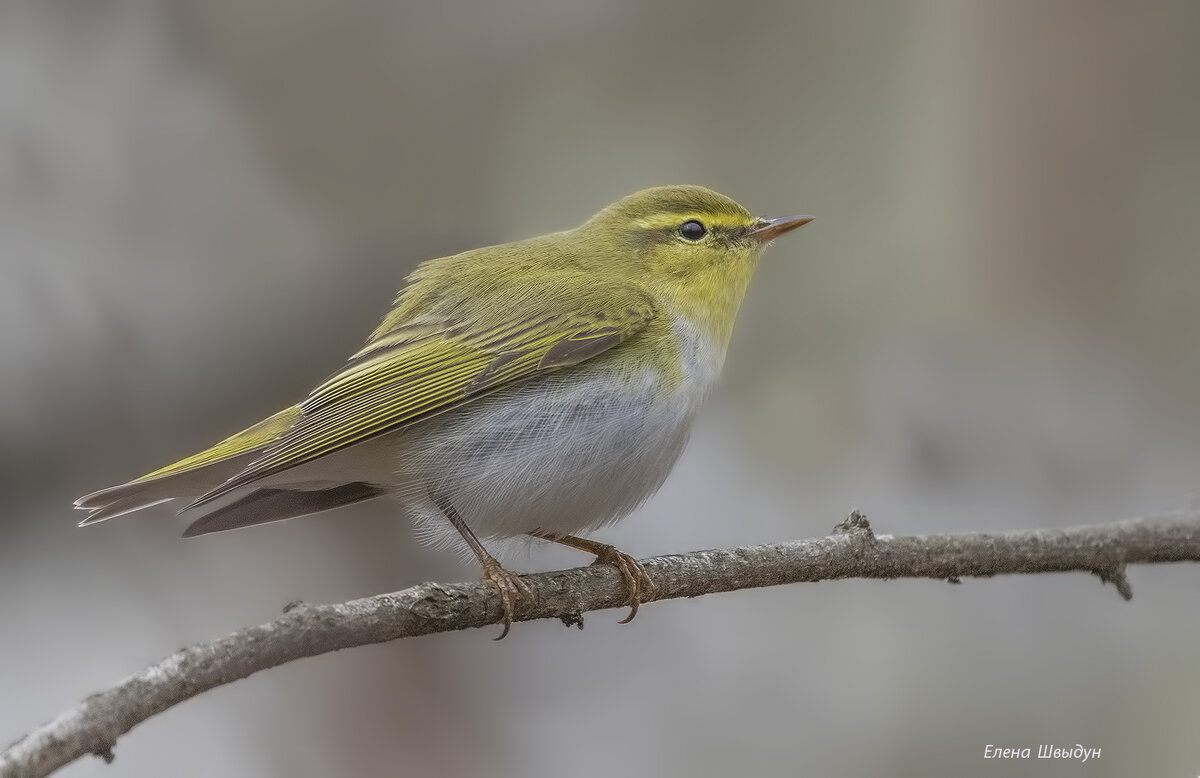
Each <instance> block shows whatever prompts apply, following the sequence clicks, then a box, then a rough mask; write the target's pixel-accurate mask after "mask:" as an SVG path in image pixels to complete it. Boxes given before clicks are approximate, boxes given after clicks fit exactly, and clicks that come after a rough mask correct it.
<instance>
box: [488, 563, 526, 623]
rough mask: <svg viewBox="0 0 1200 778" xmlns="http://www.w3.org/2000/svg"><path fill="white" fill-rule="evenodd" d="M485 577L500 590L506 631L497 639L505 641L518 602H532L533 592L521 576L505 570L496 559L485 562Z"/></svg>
mask: <svg viewBox="0 0 1200 778" xmlns="http://www.w3.org/2000/svg"><path fill="white" fill-rule="evenodd" d="M483 577H484V579H485V580H488V581H491V582H492V583H494V584H496V588H497V589H499V590H500V607H502V608H503V609H504V621H503V624H504V629H503V630H502V631H501V632H500V637H498V638H495V639H496V640H503V639H504V636H505V635H507V634H508V630H509V628H511V627H512V623H513V615H514V614H515V613H516V608H517V602H518V601H519V600H532V599H533V590H532V589H530V588H529V586H528V585H526V583H525V582H524V581H522V580H521V576H519V575H517V574H516V573H514V572H511V571H509V570H505V569H504V568H503V567H501V566H500V563H499V562H498V561H496V560H495V559H487V560H484V562H483Z"/></svg>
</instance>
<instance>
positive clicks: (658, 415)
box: [75, 185, 812, 639]
mask: <svg viewBox="0 0 1200 778" xmlns="http://www.w3.org/2000/svg"><path fill="white" fill-rule="evenodd" d="M810 221H812V217H811V216H787V217H781V218H759V217H756V216H753V215H751V213H750V212H749V211H747V210H746V209H745V208H743V207H742V206H741V205H739V204H738V203H737V202H735V201H734V200H732V199H730V198H728V197H726V196H724V195H721V194H718V193H716V192H714V191H712V190H710V189H707V188H705V187H701V186H694V185H686V186H660V187H654V188H650V189H645V190H642V191H639V192H636V193H634V194H631V195H629V196H627V197H624V198H622V199H620V200H618V201H617V202H615V203H613V204H611V205H609V206H608V207H606V208H604V209H602V210H601V211H599V212H598V213H597V214H595V215H594V216H593V217H591V218H590V219H588V220H587V221H586V222H584V223H583V224H582V225H580V226H578V227H576V228H574V229H571V230H567V231H564V232H556V233H551V234H549V235H543V236H540V237H535V238H530V239H526V240H521V241H517V242H513V243H506V244H503V245H497V246H490V247H486V248H480V249H475V250H471V251H466V252H463V253H460V254H456V255H452V256H446V257H440V258H437V259H431V260H427V261H426V262H424V263H422V264H420V265H419V266H418V267H417V268H416V270H414V271H413V272H412V273H411V275H409V277H408V278H407V279H406V280H405V282H404V284H403V286H402V287H401V289H400V291H399V292H398V293H397V295H396V297H395V300H394V303H393V304H392V306H391V308H390V310H389V311H388V312H387V314H386V315H385V316H384V318H383V320H382V321H381V322H380V324H379V325H378V326H377V327H376V328H375V330H374V331H373V332H372V333H371V334H370V336H369V338H367V341H366V344H365V345H364V346H363V347H362V348H361V349H360V350H358V351H357V352H355V353H354V354H353V355H352V356H351V357H350V358H349V359H348V361H347V362H346V363H345V364H344V365H342V367H341V368H340V369H339V370H337V371H336V372H334V373H333V374H332V375H331V376H330V377H329V378H328V379H326V380H325V381H323V382H322V383H320V384H319V385H317V386H316V387H315V388H314V389H312V391H310V392H309V393H308V394H307V396H305V397H304V398H303V399H302V400H301V401H300V402H298V403H297V404H295V405H292V406H290V407H288V408H285V409H284V410H282V411H279V412H278V413H276V414H274V415H272V416H270V417H268V418H266V419H264V420H262V421H260V422H259V423H257V424H255V425H253V426H251V427H249V428H247V429H244V430H242V431H241V432H238V433H236V434H234V435H232V436H230V437H228V438H226V439H224V440H222V441H220V442H219V443H217V444H215V445H213V446H211V447H210V448H207V449H205V450H203V451H200V452H199V453H196V454H193V455H192V456H189V457H186V458H184V459H181V460H179V461H177V462H174V463H172V464H169V465H167V466H165V467H162V468H160V469H158V470H154V471H153V472H151V473H148V474H147V475H144V476H142V477H140V478H137V479H135V480H132V481H129V482H128V483H124V484H121V485H118V486H113V487H109V488H107V489H101V490H99V491H96V492H92V493H90V494H87V495H85V496H83V497H81V498H80V499H79V500H77V501H76V503H75V507H76V508H78V509H81V510H85V511H87V512H88V514H87V516H86V518H84V519H83V520H82V521H81V522H80V526H86V525H91V524H96V523H98V522H101V521H105V520H108V519H111V518H114V517H117V516H121V515H124V514H128V513H131V512H134V511H138V510H142V509H143V508H148V507H150V506H152V505H157V504H160V503H163V502H167V501H172V500H174V501H177V502H178V503H181V504H182V507H180V509H179V513H181V514H184V515H186V516H189V517H191V518H192V521H191V523H190V524H189V525H188V527H187V529H186V531H185V532H184V536H185V537H192V536H197V535H204V534H207V533H212V532H220V531H225V530H231V529H236V528H240V527H249V526H253V525H258V524H264V523H267V522H274V521H280V520H283V519H290V518H294V517H298V516H303V515H307V514H313V513H320V512H324V511H329V510H332V509H335V508H340V507H342V506H346V505H351V504H354V503H359V502H364V501H367V500H375V499H379V498H384V497H391V498H393V499H394V500H396V501H398V502H399V503H400V505H402V506H403V507H404V509H405V510H406V511H407V512H408V513H409V515H410V516H411V517H412V519H413V521H414V522H415V524H416V526H417V528H418V530H419V534H420V535H422V536H424V537H427V538H431V539H434V540H441V541H449V540H450V539H454V538H455V537H456V536H457V537H458V538H461V541H462V542H465V544H466V546H467V547H469V549H470V551H471V552H472V553H473V554H474V556H475V557H476V558H477V559H478V561H479V564H480V565H481V566H482V568H483V576H484V579H485V580H488V581H491V582H492V583H493V584H494V585H495V586H496V587H497V591H498V595H499V599H500V604H501V606H502V611H503V631H502V632H501V634H500V638H503V637H504V636H505V635H507V634H508V631H509V628H510V627H511V624H512V621H513V618H514V614H515V612H516V608H517V605H518V604H519V603H520V602H521V601H522V600H525V599H527V598H529V597H531V591H530V589H529V587H528V586H527V585H526V584H525V583H524V582H523V581H522V580H521V578H520V576H519V575H517V574H515V573H513V572H511V571H509V570H508V569H507V568H505V567H504V566H503V565H502V564H501V563H500V562H499V561H498V560H497V559H496V558H495V557H494V556H492V554H491V553H490V552H489V551H488V550H487V547H486V546H485V544H484V541H485V540H487V541H490V540H495V539H502V538H511V537H517V536H533V537H536V538H540V539H542V540H546V541H552V542H556V543H560V544H563V545H566V546H570V547H572V548H576V549H579V550H581V551H585V552H588V553H591V554H593V555H595V557H596V563H597V564H601V563H603V564H610V565H613V566H614V567H616V568H617V569H618V570H619V571H620V574H621V576H622V579H623V581H624V583H625V586H626V588H627V590H628V593H629V600H628V604H629V608H630V612H629V614H628V616H627V617H626V618H625V619H624V620H623V621H622V623H625V622H628V621H630V620H632V619H633V617H634V616H636V615H637V612H638V606H639V604H640V603H641V602H643V601H644V600H646V599H648V598H650V597H652V596H653V593H654V584H653V582H652V581H651V580H650V578H649V576H648V575H647V574H646V571H645V569H644V568H643V567H642V565H641V564H640V563H638V562H637V560H636V559H635V558H634V557H632V556H630V555H628V554H626V553H624V552H622V551H620V550H618V549H616V548H615V547H613V546H611V545H608V544H605V543H600V542H597V541H595V540H590V539H588V538H586V537H582V535H585V534H586V533H588V532H591V531H593V530H596V529H599V528H601V527H604V526H607V525H610V524H612V523H614V522H616V521H618V520H620V519H622V518H624V517H625V516H626V515H628V514H629V513H630V512H632V511H633V510H634V509H635V508H637V507H638V506H639V505H641V504H642V503H643V502H644V501H645V500H647V499H648V498H649V497H650V496H651V495H653V494H654V493H655V492H656V491H657V490H658V488H659V487H660V486H661V485H662V483H663V482H664V481H665V479H666V478H667V475H668V474H669V473H670V471H671V469H672V467H673V466H674V464H675V462H676V460H677V459H678V458H679V455H680V453H681V452H682V451H683V450H684V447H685V445H686V443H687V439H688V436H689V432H690V430H691V428H692V425H693V422H694V420H695V418H696V416H697V413H698V411H699V409H700V407H701V405H702V403H703V401H704V400H705V398H706V397H707V396H708V395H709V394H710V393H711V391H712V389H713V386H714V384H715V383H716V381H717V378H718V376H719V374H720V372H721V368H722V364H723V363H724V359H725V354H726V350H727V348H728V345H729V341H730V338H731V334H732V332H733V327H734V322H735V319H736V316H737V312H738V308H739V306H740V305H741V302H742V299H743V297H744V295H745V293H746V289H747V287H748V285H749V282H750V279H751V276H752V275H753V273H754V271H755V267H756V265H757V264H758V259H759V257H760V255H761V254H762V252H763V249H764V248H766V247H767V246H768V245H769V244H770V243H772V242H773V241H774V239H775V238H777V237H779V236H781V235H783V234H784V233H787V232H789V231H791V230H794V229H796V228H797V227H800V226H802V225H804V224H807V223H809V222H810ZM455 542H457V541H455ZM497 639H499V638H497Z"/></svg>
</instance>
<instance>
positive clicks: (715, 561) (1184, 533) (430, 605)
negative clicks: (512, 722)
mask: <svg viewBox="0 0 1200 778" xmlns="http://www.w3.org/2000/svg"><path fill="white" fill-rule="evenodd" d="M1182 561H1192V562H1195V561H1200V512H1188V513H1177V514H1172V515H1170V516H1162V517H1156V518H1147V519H1134V520H1130V521H1123V522H1118V523H1115V524H1107V525H1099V526H1087V527H1073V528H1069V529H1061V530H1027V531H1020V532H1004V533H994V534H993V533H970V534H956V535H916V536H908V537H893V536H890V535H881V536H876V535H874V534H873V533H872V532H871V529H870V526H869V525H868V523H867V521H866V518H865V517H864V516H862V515H861V514H860V513H858V512H857V511H856V512H855V513H852V514H851V515H850V517H849V518H847V519H846V520H845V521H843V522H842V523H841V524H839V525H838V526H837V527H835V529H834V534H833V535H830V536H828V537H824V538H817V539H811V540H798V541H794V542H791V543H779V544H773V545H766V546H752V547H747V548H735V549H729V550H719V551H696V552H693V553H690V554H676V555H671V556H663V557H657V558H654V559H648V560H645V561H643V564H644V565H645V568H646V571H647V572H648V573H649V575H650V577H651V579H652V580H653V581H654V583H655V584H656V585H657V591H656V593H655V599H658V600H668V599H674V598H676V597H696V596H699V595H702V594H713V593H715V592H728V591H734V590H737V589H749V588H754V587H760V586H776V585H779V584H787V583H799V582H804V581H809V582H811V581H825V580H834V579H840V578H940V579H945V580H948V581H951V582H953V583H957V582H959V580H961V579H962V578H964V577H967V576H993V575H1000V574H1006V573H1050V572H1066V571H1071V570H1078V571H1085V572H1091V573H1094V574H1096V575H1098V576H1099V577H1100V579H1101V581H1104V582H1106V583H1112V584H1114V585H1115V587H1116V589H1117V591H1118V592H1119V593H1120V594H1121V596H1122V597H1124V598H1125V599H1129V598H1130V597H1132V596H1133V593H1132V591H1131V590H1130V588H1129V582H1128V581H1127V580H1126V578H1125V565H1127V564H1133V563H1152V562H1182ZM524 580H525V582H526V583H527V584H528V585H529V587H530V589H531V590H532V591H533V593H534V599H533V601H531V602H528V603H522V604H521V605H519V606H518V610H517V614H516V618H517V620H518V621H527V620H531V619H546V618H559V619H562V620H563V621H564V622H565V623H567V624H579V625H580V626H582V623H583V622H582V614H583V613H584V612H586V611H593V610H600V609H603V608H617V607H621V606H622V605H623V604H624V602H625V597H626V593H625V588H624V585H623V583H622V580H621V576H620V574H619V573H618V572H617V570H616V569H615V568H612V567H609V566H591V567H583V568H578V569H574V570H563V571H558V572H551V573H538V574H536V575H528V576H524ZM500 618H501V607H500V601H499V599H498V597H497V595H496V590H495V588H494V586H493V585H492V584H491V583H486V582H482V581H479V582H474V583H460V584H438V583H425V584H421V585H419V586H414V587H412V588H409V589H405V590H403V591H400V592H395V593H392V594H380V595H376V596H374V597H364V598H362V599H359V600H351V601H350V602H346V603H342V604H339V605H307V604H304V603H296V604H293V605H291V606H289V607H288V608H287V609H286V610H285V611H284V614H283V615H282V616H280V617H279V618H276V619H274V620H273V621H269V622H267V623H265V624H262V625H259V626H257V627H251V628H249V629H244V630H241V631H239V632H235V633H233V634H232V635H228V636H227V637H223V638H220V639H219V640H214V641H212V642H210V643H203V644H201V645H197V646H192V647H191V648H187V649H184V650H183V651H180V652H178V653H175V654H172V655H170V656H168V657H167V658H165V659H163V660H162V661H161V662H159V663H158V664H156V665H154V666H152V667H150V668H148V669H146V670H144V671H142V672H141V673H138V674H137V675H134V676H132V677H130V678H127V679H126V680H124V681H122V682H121V683H119V684H117V685H116V686H114V687H112V688H110V689H107V690H105V691H102V692H99V693H98V694H94V695H92V696H91V697H88V698H87V699H86V700H84V701H83V702H82V703H80V704H79V706H77V707H75V708H73V709H71V710H69V711H67V712H65V713H63V714H62V715H60V716H59V717H58V718H56V719H55V720H53V721H51V722H50V723H48V724H46V725H44V726H42V727H41V728H39V729H37V730H35V731H33V732H31V733H30V734H28V735H27V736H25V737H24V738H22V739H21V740H19V741H17V742H16V743H14V744H13V745H12V746H10V747H9V748H8V749H7V750H6V751H4V752H3V753H2V754H0V778H18V777H19V778H33V777H35V776H44V775H47V774H48V773H50V772H51V771H53V770H55V769H57V768H59V767H61V766H63V765H65V764H67V763H69V762H72V761H74V760H75V759H78V758H79V757H81V756H84V755H85V754H96V755H97V756H100V757H102V758H104V759H105V760H106V761H111V760H112V758H113V755H112V749H113V746H114V745H115V744H116V742H117V738H118V737H120V736H121V735H123V734H125V733H126V732H128V731H129V730H131V729H133V728H134V727H135V726H137V725H138V724H140V723H141V722H143V721H145V720H146V719H148V718H150V717H151V716H153V715H155V714H157V713H161V712H162V711H164V710H166V709H167V708H170V707H171V706H173V705H178V704H179V703H181V702H183V701H184V700H186V699H189V698H191V697H194V696H196V695H198V694H200V693H202V692H205V691H208V690H209V689H212V688H214V687H217V686H221V685H223V684H227V683H232V682H233V681H236V680H238V679H241V678H245V677H246V676H248V675H251V674H252V673H256V672H258V671H260V670H266V669H267V668H270V667H276V666H277V665H281V664H284V663H285V662H291V661H294V660H296V659H300V658H302V657H307V656H315V655H317V654H323V653H326V652H328V651H337V650H339V649H343V648H351V647H353V646H362V645H366V644H369V643H382V642H385V641H389V640H396V639H397V638H405V637H416V636H418V635H428V634H431V633H434V632H449V631H452V630H460V629H467V628H468V627H484V626H488V625H491V624H497V623H499V621H500Z"/></svg>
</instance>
